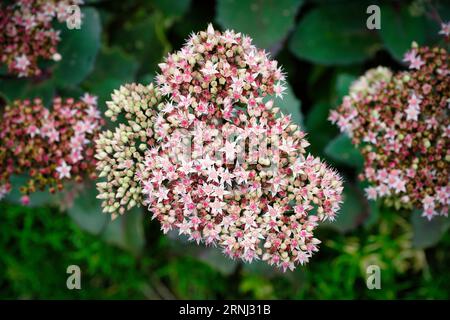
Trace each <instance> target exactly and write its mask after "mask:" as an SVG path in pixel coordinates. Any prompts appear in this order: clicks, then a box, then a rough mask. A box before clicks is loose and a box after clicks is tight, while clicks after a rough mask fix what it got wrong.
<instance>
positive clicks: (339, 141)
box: [325, 134, 364, 167]
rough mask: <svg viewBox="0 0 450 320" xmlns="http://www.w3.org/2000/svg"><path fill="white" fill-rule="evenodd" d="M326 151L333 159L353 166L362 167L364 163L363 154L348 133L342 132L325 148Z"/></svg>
mask: <svg viewBox="0 0 450 320" xmlns="http://www.w3.org/2000/svg"><path fill="white" fill-rule="evenodd" d="M325 153H326V154H327V155H328V156H330V157H331V158H332V159H333V160H336V161H338V162H341V163H344V164H346V165H349V166H352V167H362V166H363V164H364V158H363V156H362V155H361V153H360V152H359V151H358V149H356V147H355V146H354V145H353V144H352V141H351V139H350V138H349V137H348V136H347V135H346V134H340V135H339V136H337V137H336V138H334V139H333V140H332V141H330V143H328V145H327V147H326V148H325Z"/></svg>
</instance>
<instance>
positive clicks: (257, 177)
mask: <svg viewBox="0 0 450 320" xmlns="http://www.w3.org/2000/svg"><path fill="white" fill-rule="evenodd" d="M161 70H162V72H161V74H160V75H159V76H158V78H157V81H158V88H154V87H153V86H152V85H149V86H142V85H127V86H124V87H122V88H121V89H120V90H118V91H116V92H115V93H114V94H113V97H112V101H111V102H109V103H108V108H109V110H108V111H107V116H109V117H111V118H112V119H113V120H115V119H117V118H119V117H121V116H122V114H123V115H124V118H125V123H124V124H121V125H119V126H118V127H117V128H116V129H115V132H110V131H107V132H105V133H103V134H102V135H101V137H100V139H99V140H98V141H97V159H99V165H98V170H99V172H100V175H101V176H106V177H107V181H106V182H100V183H99V184H98V188H99V191H100V195H99V197H100V198H102V199H104V207H105V211H108V212H113V213H115V212H116V210H118V212H119V213H123V212H124V211H125V210H126V209H128V208H130V207H132V206H134V205H135V204H136V205H138V204H141V203H142V204H144V205H145V206H147V207H148V209H149V210H150V211H151V212H152V214H153V218H154V219H156V220H158V221H159V222H160V224H161V228H162V230H163V231H164V232H165V233H166V232H169V231H170V230H177V231H178V232H179V234H185V235H187V236H188V238H189V239H190V240H192V241H195V242H197V243H200V242H203V243H206V244H207V245H217V246H219V247H220V248H221V249H222V250H223V252H224V253H225V254H227V255H228V256H230V257H231V258H239V259H242V260H244V261H247V262H252V261H254V260H257V259H262V260H264V261H267V262H268V263H269V264H270V265H275V266H277V267H280V268H282V269H283V270H286V269H291V270H293V269H294V268H295V266H296V265H298V264H304V263H306V262H307V261H308V260H309V258H310V257H311V256H312V254H313V253H314V252H315V251H317V250H318V244H319V243H320V241H319V240H318V239H317V238H315V237H314V230H315V228H316V227H317V226H318V224H319V222H321V221H324V220H327V219H329V220H333V219H334V218H335V215H336V213H337V211H338V209H339V206H340V202H341V192H342V181H341V178H340V177H339V175H338V174H337V173H336V172H335V171H333V170H332V169H330V168H328V167H327V166H326V165H325V164H324V163H322V162H321V161H320V159H318V158H315V157H312V156H310V155H307V153H306V151H305V148H306V147H307V146H308V145H309V144H308V142H307V141H306V140H305V138H304V136H305V134H304V133H303V132H302V131H301V130H300V129H299V128H298V126H296V125H295V124H293V123H292V122H291V119H290V116H286V115H283V114H282V113H281V112H280V111H279V108H277V107H274V102H273V100H271V99H270V98H271V97H272V98H273V96H281V95H282V93H283V90H284V87H283V81H284V76H283V74H282V71H281V69H280V68H279V67H278V66H277V62H276V61H274V60H270V59H269V58H268V57H267V55H266V53H264V51H262V50H258V49H257V48H255V47H254V46H253V45H252V44H251V39H250V38H248V37H247V36H244V35H241V34H239V33H234V32H233V31H225V32H224V33H220V32H217V31H215V30H214V29H213V28H212V26H211V25H210V26H209V27H208V30H207V31H206V32H200V33H199V34H195V35H192V36H191V38H190V39H189V40H188V42H187V44H186V45H185V46H184V47H183V48H182V49H181V50H180V51H179V52H177V53H175V54H171V55H169V56H168V57H167V59H166V61H165V63H163V64H161ZM123 137H125V139H124V138H123ZM123 163H127V165H126V166H123V167H124V168H122V164H123ZM124 182H125V187H123V186H124Z"/></svg>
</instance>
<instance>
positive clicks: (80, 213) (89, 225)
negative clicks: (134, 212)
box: [67, 183, 110, 235]
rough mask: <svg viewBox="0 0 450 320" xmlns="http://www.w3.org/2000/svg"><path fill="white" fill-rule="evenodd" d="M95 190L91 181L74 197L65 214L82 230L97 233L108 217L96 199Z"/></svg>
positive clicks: (99, 232) (102, 228) (103, 226)
mask: <svg viewBox="0 0 450 320" xmlns="http://www.w3.org/2000/svg"><path fill="white" fill-rule="evenodd" d="M96 196H97V190H96V189H95V185H94V184H93V183H92V184H91V185H90V186H88V187H86V188H84V189H83V191H82V192H81V193H80V194H79V195H78V196H77V197H76V199H75V201H74V204H73V206H72V207H70V208H68V209H67V214H68V215H69V216H70V217H71V218H72V220H73V221H74V222H75V223H76V224H77V225H78V226H79V227H80V228H81V229H82V230H84V231H87V232H89V233H92V234H96V235H99V234H101V233H102V232H103V230H104V228H105V227H106V224H107V222H108V219H110V217H109V216H108V215H106V214H105V213H103V212H102V209H101V201H100V200H98V199H96Z"/></svg>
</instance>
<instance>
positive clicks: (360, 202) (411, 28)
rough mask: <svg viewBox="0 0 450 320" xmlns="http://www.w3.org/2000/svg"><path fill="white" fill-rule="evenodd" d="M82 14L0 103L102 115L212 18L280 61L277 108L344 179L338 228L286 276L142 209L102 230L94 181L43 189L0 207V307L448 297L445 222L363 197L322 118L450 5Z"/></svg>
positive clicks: (238, 3) (94, 6) (268, 3)
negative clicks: (376, 284) (40, 66)
mask: <svg viewBox="0 0 450 320" xmlns="http://www.w3.org/2000/svg"><path fill="white" fill-rule="evenodd" d="M370 4H378V5H380V7H381V30H368V29H367V28H366V19H367V17H368V14H366V8H367V6H368V5H370ZM82 12H83V14H84V19H83V25H82V28H81V29H80V30H68V29H67V28H65V26H62V25H60V26H58V28H59V29H60V30H61V38H62V41H61V43H60V46H59V51H60V53H61V54H62V56H63V59H62V60H61V61H60V62H58V63H48V64H47V65H45V68H46V72H44V74H43V75H42V76H40V77H39V78H36V79H20V80H18V79H12V78H10V77H8V76H6V75H4V74H3V75H0V97H1V103H0V105H3V106H4V105H5V104H6V103H8V102H11V101H13V100H14V99H18V98H21V99H25V98H33V97H42V98H43V99H44V101H46V102H47V103H48V102H49V101H51V99H52V97H54V96H55V95H62V96H75V97H76V96H79V95H81V94H82V93H83V92H85V91H88V92H91V93H93V94H95V95H98V96H99V104H100V107H101V108H103V110H104V108H105V101H107V100H108V99H109V96H110V94H111V92H112V90H113V89H115V88H117V87H119V86H120V85H121V84H124V83H127V82H132V81H139V82H142V83H148V82H150V81H152V79H153V78H154V76H155V74H156V72H157V70H158V67H157V64H158V63H159V62H160V61H162V59H163V57H164V56H165V54H166V53H167V52H170V51H172V50H177V49H178V48H180V46H181V45H182V44H183V42H184V41H185V39H186V38H187V37H188V36H189V34H190V33H191V32H197V31H200V30H203V29H205V28H206V26H207V24H208V23H209V22H213V23H214V25H215V27H216V28H219V29H226V28H232V29H235V30H237V31H239V32H243V33H246V34H248V35H250V36H251V37H252V38H253V39H254V42H255V44H256V45H258V46H259V47H262V48H265V49H266V50H268V51H269V52H270V53H271V55H272V56H273V57H275V58H276V59H277V60H279V62H280V63H281V64H282V65H283V66H284V69H285V71H286V73H287V76H288V81H289V88H288V95H287V96H286V97H285V98H284V99H283V100H279V101H277V102H278V103H279V104H280V105H281V108H282V109H283V110H284V111H285V112H289V113H291V114H292V115H293V119H294V121H296V122H297V123H299V124H300V125H301V126H302V127H303V129H304V130H305V131H306V132H307V133H308V138H309V141H310V143H311V146H310V149H309V151H310V152H311V153H313V154H314V155H320V156H322V157H324V158H325V159H326V160H327V161H328V162H329V163H331V164H333V165H334V166H336V167H337V168H338V169H339V171H340V172H341V173H342V174H343V175H344V177H345V181H346V183H345V195H344V199H345V202H344V204H343V208H342V210H341V213H340V215H339V217H338V219H337V221H336V222H335V223H333V224H326V225H324V226H323V227H322V228H321V229H320V230H319V234H318V238H319V239H322V240H323V244H322V245H321V250H320V252H319V253H318V254H316V255H315V256H314V257H313V259H312V261H311V263H310V264H309V265H307V266H304V267H299V268H297V269H296V271H295V272H286V273H284V274H283V273H281V272H279V271H277V270H274V269H272V268H270V267H268V266H265V265H264V264H260V263H254V264H251V265H248V264H242V263H238V262H235V261H230V260H228V259H226V258H225V257H224V256H223V255H222V254H221V253H220V251H219V250H218V249H214V248H205V247H203V246H200V247H199V246H196V245H193V244H191V243H188V242H186V240H183V239H182V240H179V239H178V238H177V237H176V236H175V235H171V234H169V236H163V235H162V233H161V232H160V230H159V226H158V224H157V223H156V222H154V221H151V220H150V216H149V215H148V214H146V213H145V212H144V211H143V210H139V209H138V210H134V211H133V212H130V213H129V214H127V215H125V216H123V217H120V218H119V219H117V220H116V221H114V222H111V221H109V218H108V217H107V216H106V215H103V214H102V213H101V210H100V205H99V201H97V200H96V199H95V194H96V191H95V189H94V186H93V184H92V185H88V186H83V187H82V188H81V190H79V191H78V193H79V194H78V196H77V198H76V199H75V202H74V205H73V206H66V208H61V207H59V206H57V205H56V203H57V202H61V200H63V202H64V201H66V202H67V201H69V200H70V199H66V198H63V199H61V198H58V197H57V196H49V195H48V194H47V193H46V192H39V193H37V194H35V195H33V196H32V198H31V200H32V203H31V206H30V207H22V206H20V205H18V204H17V199H18V195H17V194H16V193H12V194H11V195H10V196H9V197H8V198H7V199H6V201H3V202H0V221H1V232H0V298H21V299H28V298H58V299H64V298H100V299H108V298H122V299H128V298H130V299H132V298H150V299H171V298H182V299H189V298H190V299H214V298H225V299H230V298H250V299H252V298H255V299H262V298H265V299H277V298H283V299H357V298H364V299H372V298H375V299H395V298H397V299H413V298H423V299H448V298H449V291H450V274H449V273H448V266H449V264H450V236H449V234H448V232H447V230H448V227H449V225H450V223H449V221H448V219H445V218H444V219H434V220H433V221H432V222H431V223H429V222H427V221H426V220H425V219H424V218H421V217H420V212H403V211H397V210H395V209H393V208H385V207H382V206H381V205H380V204H378V203H374V202H368V201H367V200H365V199H364V195H363V191H362V190H363V187H364V183H361V182H359V181H358V180H357V174H358V172H359V170H360V169H361V166H362V157H361V155H360V154H359V153H358V151H357V150H356V149H354V148H353V147H352V145H351V143H350V141H349V139H348V138H347V137H345V136H343V135H339V132H338V130H337V129H336V128H335V127H334V126H332V125H331V124H330V123H329V122H328V121H327V117H328V113H329V110H330V109H331V108H333V107H335V106H337V105H338V104H339V103H340V101H341V99H342V97H343V96H344V95H345V94H346V93H347V90H348V87H349V85H350V84H351V82H352V81H353V80H355V79H356V78H357V77H358V76H359V75H361V74H362V73H363V72H364V71H365V70H367V69H368V68H371V67H375V66H378V65H384V66H388V67H391V68H392V69H394V70H398V69H401V68H404V66H403V65H402V62H401V59H402V55H403V52H405V51H406V50H407V49H408V48H409V46H410V44H411V42H412V41H413V40H415V41H417V42H418V43H419V44H427V45H433V44H436V43H437V42H438V41H439V39H438V37H437V32H438V30H439V27H440V23H439V22H438V21H439V18H440V19H442V20H443V21H448V20H449V19H450V3H449V2H448V1H428V0H414V1H374V0H373V1H368V2H366V1H357V0H354V1H352V0H256V1H247V0H216V1H199V0H151V1H148V0H129V1H120V0H86V1H85V5H84V6H83V7H82ZM17 179H18V180H20V177H17ZM70 188H75V190H76V188H77V187H69V189H70ZM71 264H76V265H79V266H80V268H81V270H82V290H74V291H70V290H68V289H67V288H66V279H67V276H68V275H67V274H66V268H67V266H69V265H71ZM371 264H377V265H379V266H380V268H381V287H382V288H381V290H368V289H367V287H366V283H365V282H366V276H367V275H366V267H367V266H368V265H371Z"/></svg>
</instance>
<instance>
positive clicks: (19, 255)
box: [0, 204, 151, 299]
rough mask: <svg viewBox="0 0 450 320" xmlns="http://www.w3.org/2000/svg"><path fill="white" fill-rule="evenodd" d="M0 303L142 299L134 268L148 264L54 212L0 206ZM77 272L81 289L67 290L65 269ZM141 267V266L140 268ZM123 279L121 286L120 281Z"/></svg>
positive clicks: (140, 276) (139, 275)
mask: <svg viewBox="0 0 450 320" xmlns="http://www.w3.org/2000/svg"><path fill="white" fill-rule="evenodd" d="M0 214H1V217H2V232H1V234H0V251H1V252H2V255H1V259H0V270H2V272H0V287H1V288H2V290H1V291H0V297H1V298H9V299H11V298H22V299H31V298H41V299H61V298H76V299H78V298H83V299H84V298H104V299H105V298H106V299H107V298H143V297H144V294H143V293H142V291H141V287H142V285H143V283H144V282H145V280H146V277H145V275H144V274H142V273H141V272H139V268H142V269H144V268H145V267H144V266H145V265H147V264H148V263H149V262H150V261H151V260H150V259H149V258H145V259H143V260H141V261H137V260H136V259H135V258H134V257H133V256H132V255H130V254H127V253H125V252H123V251H121V250H119V249H117V248H115V247H111V246H108V245H107V244H105V243H104V242H103V241H101V240H100V239H98V238H96V237H94V236H91V235H88V234H86V233H84V232H82V231H80V229H78V228H77V226H76V225H75V224H74V223H73V222H71V221H70V219H68V217H67V216H66V215H65V214H64V213H63V212H60V211H58V210H49V209H47V208H38V209H28V208H25V207H20V206H9V205H5V204H0ZM73 264H75V265H78V266H80V268H81V270H82V282H81V286H82V289H81V290H73V291H72V290H68V289H67V287H66V280H67V277H68V274H67V273H66V269H67V267H68V266H69V265H73ZM140 265H141V266H140ZM124 275H126V281H123V279H124Z"/></svg>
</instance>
